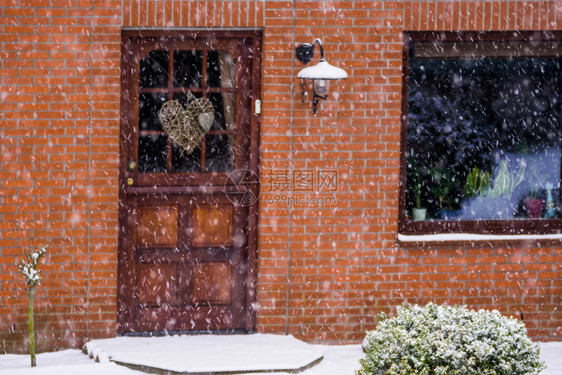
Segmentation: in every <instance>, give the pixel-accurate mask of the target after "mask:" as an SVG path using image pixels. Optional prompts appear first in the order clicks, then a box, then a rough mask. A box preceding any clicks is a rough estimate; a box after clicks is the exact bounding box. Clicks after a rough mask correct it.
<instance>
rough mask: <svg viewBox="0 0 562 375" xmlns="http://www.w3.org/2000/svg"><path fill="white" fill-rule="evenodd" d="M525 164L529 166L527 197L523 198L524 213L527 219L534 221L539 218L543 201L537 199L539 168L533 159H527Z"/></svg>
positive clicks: (539, 185)
mask: <svg viewBox="0 0 562 375" xmlns="http://www.w3.org/2000/svg"><path fill="white" fill-rule="evenodd" d="M526 162H527V165H528V166H529V173H528V174H527V181H528V182H529V195H528V196H527V197H526V198H525V211H526V212H527V217H528V218H532V219H536V218H540V217H541V214H542V209H543V207H544V200H542V199H541V198H540V197H539V191H540V189H541V177H540V176H539V173H540V166H539V165H537V163H536V162H535V160H534V159H529V160H527V161H526Z"/></svg>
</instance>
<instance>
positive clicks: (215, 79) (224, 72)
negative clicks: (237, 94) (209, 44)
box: [207, 51, 236, 89]
mask: <svg viewBox="0 0 562 375" xmlns="http://www.w3.org/2000/svg"><path fill="white" fill-rule="evenodd" d="M207 85H208V86H209V87H220V88H223V89H234V88H236V61H234V59H233V58H232V56H231V55H230V54H229V53H228V52H226V51H207Z"/></svg>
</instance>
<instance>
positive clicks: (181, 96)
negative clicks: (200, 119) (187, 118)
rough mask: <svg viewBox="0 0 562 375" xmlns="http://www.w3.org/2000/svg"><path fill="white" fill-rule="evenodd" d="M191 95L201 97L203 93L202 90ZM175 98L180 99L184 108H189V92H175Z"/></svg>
mask: <svg viewBox="0 0 562 375" xmlns="http://www.w3.org/2000/svg"><path fill="white" fill-rule="evenodd" d="M191 95H193V96H194V97H196V98H200V97H202V96H203V95H202V94H201V93H200V92H192V93H191ZM174 99H176V100H177V101H179V102H180V103H181V105H182V106H183V107H184V108H187V104H188V98H187V94H184V93H175V94H174Z"/></svg>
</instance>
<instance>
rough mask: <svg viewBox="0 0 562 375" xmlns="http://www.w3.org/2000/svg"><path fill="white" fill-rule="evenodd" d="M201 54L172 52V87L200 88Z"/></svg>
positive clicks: (190, 51) (195, 52) (197, 52)
mask: <svg viewBox="0 0 562 375" xmlns="http://www.w3.org/2000/svg"><path fill="white" fill-rule="evenodd" d="M202 68H203V52H201V51H198V50H189V51H174V87H201V71H202Z"/></svg>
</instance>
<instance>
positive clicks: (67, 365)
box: [0, 349, 141, 375]
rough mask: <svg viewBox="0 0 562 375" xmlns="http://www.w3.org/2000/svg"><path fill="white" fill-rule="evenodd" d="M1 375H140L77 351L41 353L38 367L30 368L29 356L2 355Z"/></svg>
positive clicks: (38, 357) (0, 361)
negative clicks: (92, 358) (96, 360)
mask: <svg viewBox="0 0 562 375" xmlns="http://www.w3.org/2000/svg"><path fill="white" fill-rule="evenodd" d="M0 374H1V375H78V374H79V375H100V374H103V375H139V374H141V373H139V372H138V371H133V370H129V369H128V368H125V367H122V366H119V365H116V364H115V363H96V362H94V361H93V360H91V359H90V358H88V356H86V355H84V354H83V353H82V351H80V350H76V349H70V350H63V351H60V352H52V353H40V354H38V355H37V367H34V368H31V367H30V359H29V355H19V354H2V355H0Z"/></svg>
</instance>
